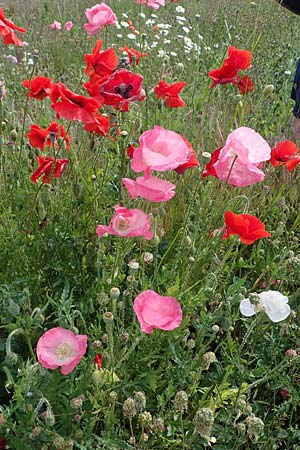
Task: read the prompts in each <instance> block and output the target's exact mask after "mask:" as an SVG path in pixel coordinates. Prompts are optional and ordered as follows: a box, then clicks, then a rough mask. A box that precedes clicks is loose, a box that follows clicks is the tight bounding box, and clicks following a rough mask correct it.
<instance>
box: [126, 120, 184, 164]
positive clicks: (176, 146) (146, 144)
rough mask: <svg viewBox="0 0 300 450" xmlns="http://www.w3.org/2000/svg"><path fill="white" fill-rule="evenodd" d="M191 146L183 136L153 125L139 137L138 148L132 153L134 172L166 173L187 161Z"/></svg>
mask: <svg viewBox="0 0 300 450" xmlns="http://www.w3.org/2000/svg"><path fill="white" fill-rule="evenodd" d="M190 157H191V146H190V144H189V143H188V142H187V141H186V140H185V138H184V137H183V136H181V135H180V134H177V133H175V132H174V131H170V130H166V129H165V128H162V127H159V126H157V125H155V127H154V128H153V129H152V130H148V131H145V132H144V133H143V134H142V135H141V136H140V146H139V148H137V149H136V150H135V151H134V153H133V159H132V162H131V168H132V170H134V171H135V172H143V171H149V170H157V171H158V172H166V171H167V170H171V169H176V168H177V167H178V166H180V165H182V164H184V163H186V162H188V161H189V159H190Z"/></svg>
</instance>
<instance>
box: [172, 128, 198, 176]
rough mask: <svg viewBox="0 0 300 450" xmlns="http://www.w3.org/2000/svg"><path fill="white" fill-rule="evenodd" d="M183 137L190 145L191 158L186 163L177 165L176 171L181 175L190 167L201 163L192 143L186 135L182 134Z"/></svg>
mask: <svg viewBox="0 0 300 450" xmlns="http://www.w3.org/2000/svg"><path fill="white" fill-rule="evenodd" d="M182 138H183V139H184V140H185V142H186V143H187V144H188V145H189V147H190V154H191V156H190V159H189V160H188V161H187V162H186V163H184V164H181V165H180V166H178V167H176V169H175V172H177V173H178V174H179V175H182V174H183V173H184V172H185V171H186V170H187V169H190V168H191V167H197V166H198V165H199V161H198V159H197V158H196V155H195V152H194V149H193V147H192V145H191V143H190V142H189V141H188V140H187V139H186V138H185V137H183V136H182Z"/></svg>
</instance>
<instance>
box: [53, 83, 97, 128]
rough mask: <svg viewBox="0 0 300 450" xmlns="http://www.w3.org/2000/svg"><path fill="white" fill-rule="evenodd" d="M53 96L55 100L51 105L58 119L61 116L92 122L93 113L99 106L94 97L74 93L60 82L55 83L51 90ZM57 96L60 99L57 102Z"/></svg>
mask: <svg viewBox="0 0 300 450" xmlns="http://www.w3.org/2000/svg"><path fill="white" fill-rule="evenodd" d="M57 96H58V97H57ZM53 97H54V98H56V100H54V103H52V105H51V107H52V108H53V109H54V111H55V112H56V117H57V118H58V119H59V118H60V117H63V118H64V119H66V120H79V121H80V122H83V123H88V122H93V121H94V115H95V113H96V112H97V110H98V109H99V108H100V106H101V104H100V103H99V102H98V101H97V100H96V99H95V98H92V97H85V96H83V95H79V94H75V92H73V91H71V90H70V89H68V88H67V87H66V86H65V85H64V84H62V83H57V84H56V85H55V87H54V89H53V90H52V98H53ZM59 98H60V100H61V101H59V102H58V101H57V100H58V99H59Z"/></svg>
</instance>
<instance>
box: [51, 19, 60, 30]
mask: <svg viewBox="0 0 300 450" xmlns="http://www.w3.org/2000/svg"><path fill="white" fill-rule="evenodd" d="M50 28H51V29H52V30H61V23H60V22H58V21H57V20H54V22H53V23H51V25H50Z"/></svg>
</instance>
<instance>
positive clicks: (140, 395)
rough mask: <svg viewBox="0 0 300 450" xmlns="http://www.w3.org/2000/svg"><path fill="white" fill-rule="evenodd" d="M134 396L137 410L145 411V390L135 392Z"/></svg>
mask: <svg viewBox="0 0 300 450" xmlns="http://www.w3.org/2000/svg"><path fill="white" fill-rule="evenodd" d="M133 397H134V401H135V407H136V409H137V411H143V410H144V409H145V408H146V396H145V394H144V392H142V391H138V392H135V393H134V396H133Z"/></svg>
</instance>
